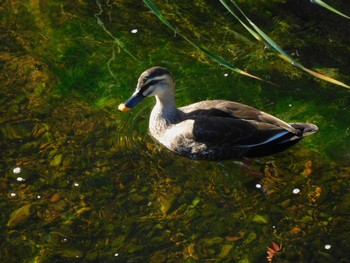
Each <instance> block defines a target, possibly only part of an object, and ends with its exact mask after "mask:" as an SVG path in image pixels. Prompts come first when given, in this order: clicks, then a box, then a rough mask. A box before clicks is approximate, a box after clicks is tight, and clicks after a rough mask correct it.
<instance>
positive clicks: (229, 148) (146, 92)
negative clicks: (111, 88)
mask: <svg viewBox="0 0 350 263" xmlns="http://www.w3.org/2000/svg"><path fill="white" fill-rule="evenodd" d="M152 96H154V97H155V99H156V103H155V106H154V107H153V109H152V111H151V114H150V118H149V134H150V136H151V137H152V138H153V139H154V140H155V141H156V142H157V143H159V144H161V145H163V146H164V147H165V148H167V149H169V150H170V151H171V152H174V153H176V154H178V155H181V156H185V157H188V158H190V159H194V160H209V161H221V160H229V159H242V158H251V157H263V156H268V155H272V154H276V153H280V152H282V151H284V150H286V149H288V148H290V147H291V146H293V145H295V144H296V143H297V142H299V141H300V140H301V139H302V138H304V137H305V136H308V135H310V134H313V133H315V132H317V130H318V127H317V126H316V125H315V124H311V123H299V122H297V123H287V122H285V121H283V120H280V119H278V118H277V117H274V116H272V115H270V114H268V113H265V112H263V111H260V110H258V109H256V108H253V107H250V106H248V105H245V104H242V103H238V102H233V101H227V100H205V101H200V102H196V103H193V104H190V105H187V106H184V107H180V108H177V107H176V102H175V80H174V77H173V75H172V73H171V72H170V71H169V70H168V69H166V68H164V67H159V66H156V67H152V68H150V69H147V70H146V71H144V72H143V73H142V74H141V75H140V77H139V79H138V82H137V86H136V90H135V92H134V93H133V94H132V95H131V97H130V98H129V99H127V100H126V101H125V102H124V103H121V104H120V105H119V106H118V109H119V111H121V112H126V111H129V110H131V109H132V108H134V107H135V106H136V105H137V104H138V103H139V102H141V101H142V100H143V99H145V98H146V97H152Z"/></svg>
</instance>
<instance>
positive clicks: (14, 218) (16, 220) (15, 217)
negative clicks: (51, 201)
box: [7, 204, 32, 227]
mask: <svg viewBox="0 0 350 263" xmlns="http://www.w3.org/2000/svg"><path fill="white" fill-rule="evenodd" d="M31 207H32V205H31V204H28V205H24V206H22V207H20V208H18V209H17V210H16V211H14V212H13V213H12V214H11V216H10V219H9V221H8V222H7V226H8V227H15V226H17V225H19V224H21V223H24V222H25V221H27V220H28V219H29V218H30V216H31Z"/></svg>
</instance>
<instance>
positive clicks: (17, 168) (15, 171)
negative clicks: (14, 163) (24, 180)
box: [12, 167, 21, 174]
mask: <svg viewBox="0 0 350 263" xmlns="http://www.w3.org/2000/svg"><path fill="white" fill-rule="evenodd" d="M12 171H13V173H14V174H19V173H20V172H21V167H16V168H13V170H12Z"/></svg>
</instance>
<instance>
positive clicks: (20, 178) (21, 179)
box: [16, 177, 25, 182]
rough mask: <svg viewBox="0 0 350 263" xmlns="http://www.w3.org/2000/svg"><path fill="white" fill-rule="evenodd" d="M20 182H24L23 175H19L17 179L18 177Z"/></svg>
mask: <svg viewBox="0 0 350 263" xmlns="http://www.w3.org/2000/svg"><path fill="white" fill-rule="evenodd" d="M16 180H17V181H18V182H24V181H25V179H24V178H23V177H17V179H16Z"/></svg>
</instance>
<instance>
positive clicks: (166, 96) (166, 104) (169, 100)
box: [155, 89, 177, 115]
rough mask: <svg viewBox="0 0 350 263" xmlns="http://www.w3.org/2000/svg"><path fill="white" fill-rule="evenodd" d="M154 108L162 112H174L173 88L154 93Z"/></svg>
mask: <svg viewBox="0 0 350 263" xmlns="http://www.w3.org/2000/svg"><path fill="white" fill-rule="evenodd" d="M155 108H156V110H157V111H158V112H159V113H163V114H166V115H168V114H170V115H172V114H175V113H176V111H177V109H176V104H175V93H174V90H172V89H168V90H166V91H165V92H164V93H162V94H160V95H156V105H155Z"/></svg>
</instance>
